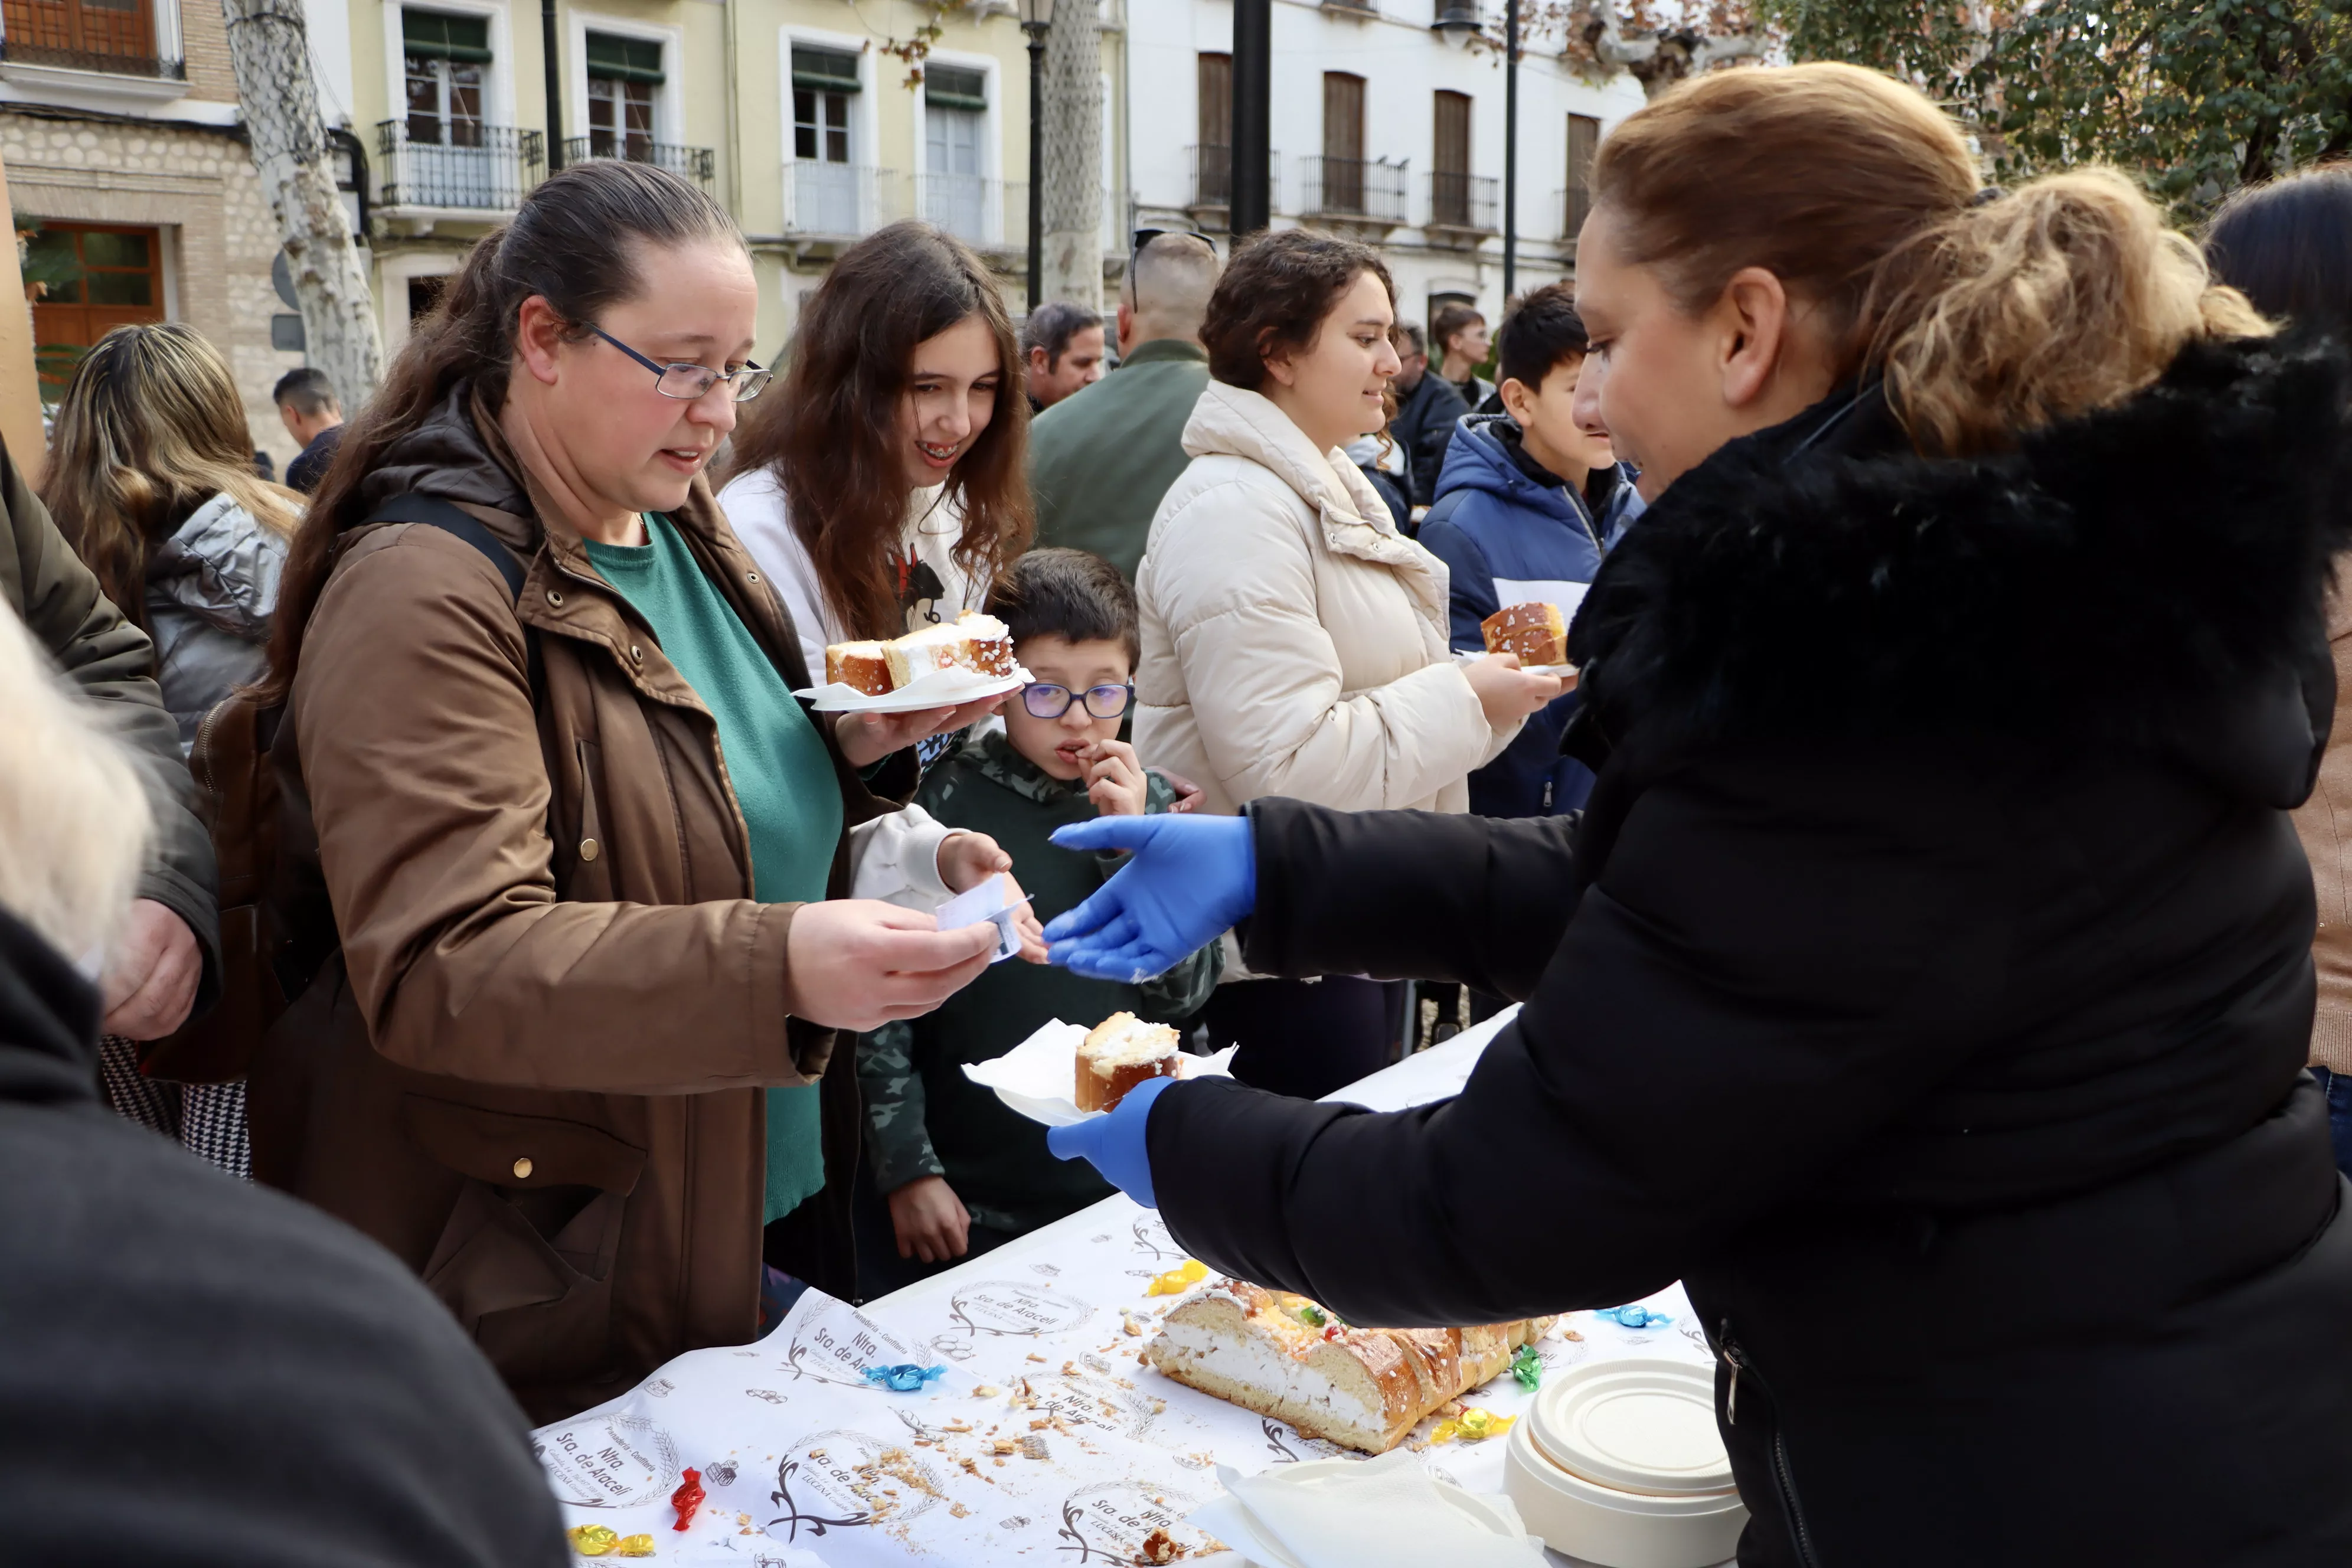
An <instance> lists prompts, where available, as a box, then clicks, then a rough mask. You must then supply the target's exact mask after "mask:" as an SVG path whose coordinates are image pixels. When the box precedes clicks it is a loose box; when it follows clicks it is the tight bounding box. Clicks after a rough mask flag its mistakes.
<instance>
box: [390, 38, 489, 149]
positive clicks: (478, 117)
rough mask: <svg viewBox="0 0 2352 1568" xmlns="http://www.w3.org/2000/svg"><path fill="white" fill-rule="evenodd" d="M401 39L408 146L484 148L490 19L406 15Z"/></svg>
mask: <svg viewBox="0 0 2352 1568" xmlns="http://www.w3.org/2000/svg"><path fill="white" fill-rule="evenodd" d="M400 34H401V46H402V49H403V52H404V54H405V55H406V57H407V77H408V140H409V141H410V142H422V143H424V144H425V145H427V146H436V147H479V146H480V145H482V89H483V85H484V83H485V82H486V81H487V80H488V75H489V68H490V24H489V19H488V17H484V16H450V15H448V14H446V13H445V12H440V11H415V10H407V9H404V10H403V11H402V12H401V14H400Z"/></svg>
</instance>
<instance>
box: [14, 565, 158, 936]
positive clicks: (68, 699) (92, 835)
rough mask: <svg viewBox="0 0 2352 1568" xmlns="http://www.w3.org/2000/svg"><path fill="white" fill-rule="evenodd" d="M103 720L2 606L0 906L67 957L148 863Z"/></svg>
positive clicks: (135, 780)
mask: <svg viewBox="0 0 2352 1568" xmlns="http://www.w3.org/2000/svg"><path fill="white" fill-rule="evenodd" d="M105 721H106V719H105V710H103V709H101V708H100V705H99V704H97V703H94V702H89V701H85V700H79V699H78V698H76V697H75V696H74V695H73V694H72V693H71V691H70V690H69V689H68V688H67V687H66V686H65V685H64V683H63V682H62V681H61V680H60V679H58V673H57V670H56V668H55V667H54V666H52V665H51V664H50V662H49V660H48V658H47V655H45V654H44V653H43V652H42V651H41V649H40V648H39V647H38V646H37V645H36V644H35V642H34V640H33V636H32V634H31V633H30V632H28V631H26V629H25V625H24V623H23V622H22V621H20V620H18V619H17V618H16V615H15V613H14V612H12V611H8V610H0V735H5V736H7V737H8V743H7V744H6V745H5V746H0V908H5V909H6V910H8V911H9V912H10V913H11V914H13V915H15V916H16V918H17V919H18V920H21V921H24V922H25V923H26V925H28V926H31V927H32V928H33V930H34V931H37V932H38V933H40V935H41V937H42V938H43V939H44V940H45V941H47V942H48V943H49V945H51V946H52V947H55V948H56V949H57V950H58V952H62V953H64V954H65V955H66V956H67V957H68V958H69V959H79V958H81V957H83V956H85V955H87V954H88V953H89V952H91V950H93V949H95V948H101V947H103V946H104V945H105V944H106V942H108V941H109V940H110V939H111V938H112V936H113V935H114V932H115V930H116V928H117V927H118V926H119V925H120V924H121V920H122V917H123V915H124V913H125V912H127V911H128V910H129V909H130V908H131V896H132V890H133V889H134V888H135V887H136V885H137V882H138V878H139V872H140V868H141V867H142V865H143V864H144V862H145V860H146V854H147V836H148V831H149V826H150V823H151V820H152V819H151V818H150V816H149V815H148V810H147V796H146V795H145V793H144V792H143V791H142V790H141V788H140V787H139V774H138V772H137V770H136V769H135V768H134V766H133V765H132V763H131V759H130V757H129V756H128V755H127V754H126V753H125V752H124V751H123V749H122V747H121V745H120V744H119V743H118V742H116V741H115V740H114V739H113V738H112V737H111V736H110V735H109V734H107V733H106V731H105Z"/></svg>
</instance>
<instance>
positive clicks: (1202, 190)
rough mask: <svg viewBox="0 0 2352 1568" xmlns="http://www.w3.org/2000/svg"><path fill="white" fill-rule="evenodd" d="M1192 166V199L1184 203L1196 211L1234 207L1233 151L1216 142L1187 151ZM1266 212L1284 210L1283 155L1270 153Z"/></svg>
mask: <svg viewBox="0 0 2352 1568" xmlns="http://www.w3.org/2000/svg"><path fill="white" fill-rule="evenodd" d="M1184 153H1185V155H1186V156H1187V157H1188V158H1190V159H1191V160H1192V200H1191V201H1190V202H1188V203H1187V204H1185V205H1187V206H1188V207H1189V208H1192V209H1193V210H1195V211H1208V210H1214V211H1217V212H1223V210H1224V209H1225V208H1226V207H1228V206H1230V205H1233V199H1234V150H1233V149H1232V148H1231V147H1226V146H1223V145H1219V144H1217V143H1213V142H1203V143H1201V144H1199V145H1197V146H1192V147H1187V148H1185V149H1184ZM1265 184H1266V210H1267V211H1269V212H1280V211H1281V210H1282V154H1281V153H1278V152H1269V153H1267V154H1266V169H1265Z"/></svg>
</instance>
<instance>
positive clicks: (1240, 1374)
mask: <svg viewBox="0 0 2352 1568" xmlns="http://www.w3.org/2000/svg"><path fill="white" fill-rule="evenodd" d="M1555 1321H1557V1320H1555V1319H1552V1318H1530V1319H1522V1320H1520V1321H1517V1322H1512V1323H1490V1324H1486V1325H1484V1326H1480V1327H1475V1328H1467V1329H1359V1328H1353V1327H1350V1326H1349V1325H1348V1324H1346V1323H1343V1322H1341V1321H1339V1319H1337V1318H1335V1317H1333V1316H1331V1314H1330V1313H1328V1311H1326V1310H1323V1309H1322V1308H1320V1307H1318V1305H1317V1304H1316V1303H1314V1302H1312V1301H1310V1300H1307V1298H1306V1297H1304V1296H1293V1295H1289V1294H1287V1293H1286V1292H1281V1291H1275V1290H1265V1289H1260V1288H1259V1287H1257V1286H1255V1285H1248V1284H1244V1283H1243V1282H1241V1281H1240V1280H1237V1279H1217V1280H1213V1281H1212V1282H1211V1283H1209V1284H1208V1285H1206V1286H1204V1287H1203V1288H1202V1289H1201V1290H1200V1291H1199V1292H1198V1293H1197V1294H1195V1295H1193V1296H1192V1297H1190V1298H1189V1299H1187V1300H1184V1301H1182V1302H1180V1303H1179V1304H1178V1305H1177V1306H1176V1308H1175V1309H1174V1310H1171V1312H1170V1313H1169V1314H1168V1317H1167V1319H1166V1320H1165V1321H1163V1322H1162V1324H1161V1325H1160V1332H1159V1333H1158V1334H1157V1335H1156V1336H1155V1337H1154V1338H1153V1339H1152V1341H1151V1343H1150V1345H1149V1346H1147V1347H1146V1348H1145V1350H1144V1352H1143V1359H1144V1360H1145V1361H1146V1362H1148V1363H1150V1364H1151V1365H1152V1366H1154V1367H1156V1368H1158V1369H1159V1370H1160V1372H1161V1373H1164V1374H1165V1375H1167V1376H1169V1377H1171V1378H1174V1379H1175V1380H1176V1381H1177V1382H1179V1383H1181V1384H1186V1385H1187V1386H1189V1387H1192V1388H1197V1389H1199V1390H1200V1391H1201V1392H1202V1393H1203V1394H1214V1395H1216V1396H1217V1397H1218V1398H1220V1399H1223V1400H1228V1401H1230V1402H1231V1403H1233V1404H1235V1405H1241V1406H1242V1407H1243V1408H1244V1409H1246V1410H1255V1411H1256V1412H1257V1413H1258V1414H1260V1415H1271V1416H1274V1417H1276V1419H1278V1420H1282V1421H1286V1422H1288V1423H1289V1424H1290V1425H1291V1426H1295V1427H1297V1429H1298V1430H1300V1431H1301V1432H1305V1433H1307V1434H1309V1435H1311V1436H1318V1437H1325V1438H1328V1439H1329V1440H1330V1441H1332V1442H1334V1443H1339V1444H1343V1445H1345V1446H1346V1447H1350V1448H1357V1449H1360V1450H1362V1451H1363V1452H1365V1453H1368V1454H1385V1453H1387V1452H1388V1451H1389V1450H1390V1449H1391V1448H1393V1447H1396V1446H1397V1445H1398V1444H1399V1443H1401V1442H1402V1441H1403V1440H1404V1437H1405V1434H1406V1433H1408V1432H1411V1431H1412V1428H1413V1426H1414V1425H1415V1424H1416V1423H1418V1422H1419V1421H1420V1420H1421V1419H1422V1418H1423V1416H1425V1415H1433V1414H1435V1413H1436V1412H1437V1411H1438V1410H1439V1409H1440V1408H1442V1407H1443V1406H1444V1405H1445V1404H1446V1403H1447V1402H1448V1401H1449V1400H1453V1399H1458V1398H1460V1397H1461V1396H1462V1395H1463V1394H1466V1393H1468V1392H1469V1391H1470V1390H1471V1389H1474V1388H1477V1387H1479V1386H1481V1385H1482V1384H1486V1383H1487V1382H1488V1381H1490V1380H1491V1379H1493V1378H1495V1377H1496V1376H1499V1375H1500V1374H1501V1373H1503V1372H1505V1371H1506V1370H1507V1369H1508V1368H1509V1366H1510V1364H1511V1355H1512V1352H1515V1351H1517V1349H1518V1348H1519V1347H1520V1346H1521V1345H1524V1344H1532V1343H1533V1342H1535V1341H1537V1340H1538V1339H1540V1338H1542V1337H1543V1335H1544V1334H1545V1333H1546V1332H1548V1331H1549V1330H1550V1328H1551V1326H1552V1324H1553V1322H1555Z"/></svg>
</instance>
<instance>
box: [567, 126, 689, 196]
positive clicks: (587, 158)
mask: <svg viewBox="0 0 2352 1568" xmlns="http://www.w3.org/2000/svg"><path fill="white" fill-rule="evenodd" d="M598 159H611V160H614V161H615V162H619V163H651V164H653V165H654V166H655V167H656V168H660V169H667V170H668V171H669V172H670V173H671V174H676V175H677V176H678V177H679V178H681V179H688V180H692V181H694V182H695V183H696V184H698V185H700V186H701V187H702V188H703V189H704V190H706V191H707V190H709V188H710V182H711V181H712V180H713V179H715V178H716V177H717V175H718V166H719V157H718V154H717V153H713V152H712V151H711V150H710V149H709V148H708V147H674V146H672V145H670V143H668V142H654V141H650V140H648V139H646V137H643V136H625V135H615V134H614V133H613V132H610V131H591V132H589V133H588V134H587V135H585V136H567V137H565V138H564V139H563V162H564V165H565V166H566V167H569V166H571V165H572V164H573V163H592V162H593V161H595V160H598Z"/></svg>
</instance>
